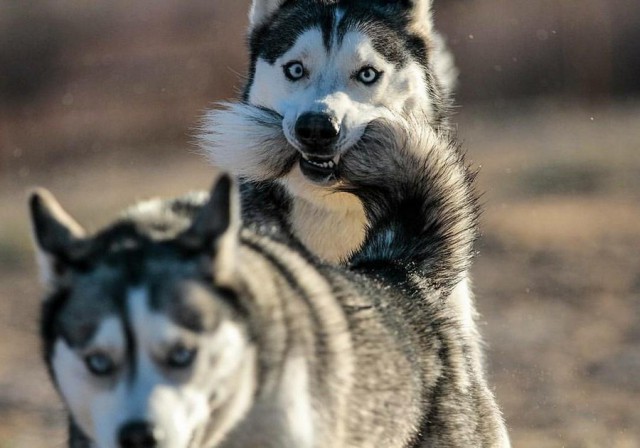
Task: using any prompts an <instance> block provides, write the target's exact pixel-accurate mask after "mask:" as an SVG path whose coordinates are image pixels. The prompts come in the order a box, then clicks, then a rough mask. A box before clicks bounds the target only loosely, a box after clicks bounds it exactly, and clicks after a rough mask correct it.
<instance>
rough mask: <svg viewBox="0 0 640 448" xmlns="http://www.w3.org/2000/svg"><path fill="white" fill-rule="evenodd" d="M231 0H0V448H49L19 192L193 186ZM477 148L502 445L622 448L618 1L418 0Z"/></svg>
mask: <svg viewBox="0 0 640 448" xmlns="http://www.w3.org/2000/svg"><path fill="white" fill-rule="evenodd" d="M247 10H248V0H243V1H239V0H189V1H185V0H139V1H136V2H129V1H124V0H109V1H107V0H101V1H92V2H87V1H80V0H56V1H53V0H0V448H9V447H11V448H13V447H16V448H17V447H21V448H22V447H25V448H26V447H29V448H33V447H35V448H38V447H58V446H59V447H62V446H64V444H65V432H64V416H63V415H62V413H61V410H60V406H59V404H58V401H57V399H56V397H55V394H54V392H53V388H52V387H51V386H50V384H49V381H48V379H47V377H46V374H45V370H44V368H43V365H42V362H41V360H40V351H39V344H38V338H37V332H38V323H37V315H38V308H39V303H40V302H39V297H40V292H41V290H40V287H39V285H38V283H37V281H36V273H35V263H34V262H33V257H32V253H31V248H30V241H29V228H28V224H27V217H26V210H25V209H26V207H25V203H26V191H27V190H28V188H29V187H31V186H34V185H42V186H46V187H48V188H50V189H52V190H53V191H54V192H55V193H56V195H57V196H58V197H59V198H60V199H61V200H62V202H63V204H65V206H66V207H67V208H68V209H69V210H71V211H72V212H73V213H74V214H75V215H76V216H77V217H78V218H79V219H80V221H81V222H83V223H85V224H87V226H88V227H89V228H94V229H95V228H96V227H98V226H100V225H101V224H104V223H105V222H107V221H108V219H109V216H112V215H113V213H115V212H116V211H117V210H118V209H119V208H121V207H123V206H125V205H127V204H129V203H131V202H133V201H135V200H138V199H143V198H147V197H150V196H157V195H173V194H179V193H181V192H184V191H186V190H189V189H195V188H205V187H207V186H208V184H209V182H210V180H211V178H212V169H211V168H210V167H208V166H207V165H206V163H205V162H204V161H203V160H202V158H201V157H200V156H199V155H197V154H196V153H195V146H194V144H193V135H194V132H195V131H194V129H195V128H196V127H197V125H198V120H199V119H200V117H201V116H202V113H203V111H204V110H205V109H206V108H208V107H211V106H212V105H213V103H214V102H216V101H220V100H222V99H232V98H234V97H235V96H236V93H237V91H238V89H239V88H240V87H241V86H242V73H244V69H245V66H246V59H247V58H246V51H245V48H244V39H245V27H246V12H247ZM435 10H436V23H437V27H438V28H439V29H440V30H441V31H442V32H443V33H444V34H445V36H446V38H447V41H448V42H449V45H450V46H451V49H452V51H453V53H454V54H455V57H456V61H457V65H458V68H459V69H460V85H459V94H458V95H457V104H458V108H457V115H456V117H455V122H456V123H457V124H458V130H459V134H460V136H461V138H462V140H463V141H464V146H465V148H466V151H467V152H468V158H469V162H470V163H471V164H472V165H473V166H476V167H481V173H480V178H479V184H480V190H481V191H482V192H484V195H483V199H482V200H483V203H484V209H485V212H484V215H483V221H482V231H483V237H482V239H481V241H480V244H479V250H480V255H479V257H478V259H477V261H476V264H475V267H474V272H473V274H474V280H475V291H476V293H477V302H478V308H479V310H480V312H481V314H482V319H481V329H482V332H483V334H484V336H485V339H486V344H487V361H488V367H489V373H490V378H491V384H492V385H493V386H494V387H495V392H496V395H497V397H498V400H499V402H500V404H501V406H502V408H503V410H504V414H505V417H506V419H507V422H508V424H509V427H510V431H511V436H512V439H513V444H514V446H515V447H624V448H627V447H629V448H631V447H640V406H639V405H638V402H639V401H640V373H639V372H640V101H639V100H640V2H638V1H636V0H580V1H578V0H562V1H554V0H435Z"/></svg>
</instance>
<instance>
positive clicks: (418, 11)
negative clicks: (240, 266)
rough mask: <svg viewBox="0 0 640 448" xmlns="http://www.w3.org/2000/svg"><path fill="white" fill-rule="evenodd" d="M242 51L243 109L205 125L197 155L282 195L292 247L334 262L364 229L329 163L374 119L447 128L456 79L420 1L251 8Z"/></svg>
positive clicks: (213, 116)
mask: <svg viewBox="0 0 640 448" xmlns="http://www.w3.org/2000/svg"><path fill="white" fill-rule="evenodd" d="M249 48H250V65H249V73H248V81H247V84H246V87H245V90H244V94H243V97H242V101H241V102H240V103H227V104H223V105H222V108H221V109H218V110H212V111H210V112H209V113H208V114H207V116H206V117H205V120H204V123H203V126H202V132H201V135H200V137H201V142H202V147H203V150H204V152H205V153H206V154H207V156H208V157H209V159H210V160H211V161H212V162H213V163H214V164H215V165H216V166H218V167H220V168H222V169H224V170H227V171H230V172H232V173H234V174H236V175H239V176H241V177H242V178H243V179H244V180H245V181H247V182H262V181H271V180H277V181H278V182H280V183H281V184H282V185H284V186H285V187H286V189H287V190H288V191H289V193H290V194H291V195H292V196H293V197H294V203H293V207H292V209H291V215H290V216H289V217H288V220H289V221H290V223H291V225H292V228H293V230H294V232H295V234H296V235H297V237H298V238H300V240H301V241H302V242H303V243H304V244H305V245H306V246H307V247H308V248H309V249H310V250H311V251H312V252H314V253H315V254H317V255H318V256H320V257H321V258H323V259H324V260H327V261H330V262H333V263H340V262H345V261H346V260H347V259H348V257H349V256H350V255H351V254H352V253H353V252H354V251H355V250H356V249H358V248H359V247H360V245H361V244H362V241H363V239H364V231H365V227H366V225H367V222H366V217H365V213H364V210H363V208H362V204H361V201H360V200H358V198H357V197H355V196H354V195H352V194H345V193H336V189H335V188H334V187H335V184H336V182H339V179H338V178H337V171H338V169H339V165H340V159H341V158H342V157H343V156H344V155H345V154H346V153H347V152H349V151H350V150H352V149H353V148H354V147H355V145H356V144H357V143H358V141H359V140H361V139H362V138H363V136H364V135H365V133H366V130H367V128H368V127H369V125H370V124H371V123H372V122H374V121H375V120H378V119H381V118H384V119H394V118H395V117H397V116H415V117H420V119H419V120H416V121H415V124H416V125H418V126H419V127H431V128H434V129H439V130H444V129H448V126H449V115H450V108H451V101H452V100H451V95H452V89H453V86H454V84H455V77H456V72H455V68H454V66H453V63H452V58H451V55H450V54H449V52H448V51H447V50H446V48H445V47H444V44H443V40H442V38H441V37H440V36H439V35H438V34H437V33H436V32H435V30H434V29H433V23H432V13H431V1H430V0H414V1H411V0H396V1H393V0H340V1H329V0H289V1H283V0H254V2H253V5H252V8H251V12H250V28H249ZM292 64H293V65H292ZM298 74H300V77H299V78H297V79H296V78H295V77H294V78H293V79H292V75H296V76H297V75H298ZM370 81H372V82H370ZM247 106H254V108H251V107H247ZM263 111H265V112H266V111H268V112H269V113H270V114H271V116H270V117H268V118H266V121H264V120H265V118H264V117H265V114H264V113H263ZM309 116H311V119H310V120H309V119H308V118H309ZM276 127H277V129H276ZM276 130H277V131H278V132H274V131H276ZM326 132H329V133H330V134H331V132H334V133H335V134H334V135H333V136H331V135H329V136H328V137H327V135H326ZM310 135H311V141H309V136H310ZM323 135H324V138H323ZM314 136H315V137H319V138H316V139H314V138H313V137H314ZM290 149H292V150H295V151H293V152H287V160H286V163H282V162H283V161H282V160H281V159H280V158H281V157H282V154H283V152H285V151H288V150H290ZM271 157H273V158H275V159H276V160H273V161H272V160H268V159H270V158H271ZM263 163H264V165H263ZM274 166H275V167H276V169H275V170H274V169H273V167H274Z"/></svg>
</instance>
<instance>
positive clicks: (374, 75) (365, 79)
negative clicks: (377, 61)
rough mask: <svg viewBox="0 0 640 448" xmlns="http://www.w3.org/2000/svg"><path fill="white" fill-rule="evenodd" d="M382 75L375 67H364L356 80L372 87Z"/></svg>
mask: <svg viewBox="0 0 640 448" xmlns="http://www.w3.org/2000/svg"><path fill="white" fill-rule="evenodd" d="M381 75H382V72H379V71H378V70H376V69H375V68H373V67H363V68H361V69H360V71H359V72H358V74H357V75H356V78H357V79H358V81H360V82H361V83H362V84H365V85H371V84H373V83H375V82H376V81H378V79H380V76H381Z"/></svg>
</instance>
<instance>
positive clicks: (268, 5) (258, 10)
mask: <svg viewBox="0 0 640 448" xmlns="http://www.w3.org/2000/svg"><path fill="white" fill-rule="evenodd" d="M285 1H286V0H253V2H252V3H251V10H249V30H253V29H254V28H255V27H256V26H258V25H261V24H262V23H264V21H265V20H266V19H268V18H269V17H270V16H271V15H272V14H273V13H274V12H276V10H277V9H278V8H279V7H280V6H282V4H283V3H284V2H285Z"/></svg>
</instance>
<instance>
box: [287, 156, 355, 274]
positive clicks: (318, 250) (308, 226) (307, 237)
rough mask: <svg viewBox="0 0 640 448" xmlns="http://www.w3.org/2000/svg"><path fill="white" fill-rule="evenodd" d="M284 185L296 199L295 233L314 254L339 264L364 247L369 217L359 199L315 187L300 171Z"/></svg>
mask: <svg viewBox="0 0 640 448" xmlns="http://www.w3.org/2000/svg"><path fill="white" fill-rule="evenodd" d="M284 184H285V186H286V187H287V189H288V191H289V192H290V193H291V194H292V195H293V207H292V210H291V216H290V217H289V221H290V224H291V227H292V229H293V232H294V234H295V236H296V237H297V238H298V239H299V240H300V241H301V242H302V243H303V244H304V245H305V246H306V247H307V248H308V249H309V250H310V251H311V252H312V253H314V254H316V255H317V256H318V257H320V258H321V259H322V260H324V261H327V262H329V263H334V264H337V263H342V262H344V261H346V260H347V258H348V257H349V256H350V255H351V254H352V253H353V252H354V251H355V250H357V249H358V248H359V247H360V246H361V245H362V243H363V242H364V238H365V227H366V215H365V212H364V208H363V206H362V203H361V202H360V200H359V199H358V198H356V197H355V196H354V195H352V194H349V193H337V192H332V191H331V190H329V189H327V188H323V187H318V186H315V185H313V184H311V183H310V182H309V181H308V180H307V179H304V177H303V176H302V173H300V170H299V169H297V168H296V169H294V170H293V171H292V173H291V174H289V176H287V178H286V179H285V180H284Z"/></svg>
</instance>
